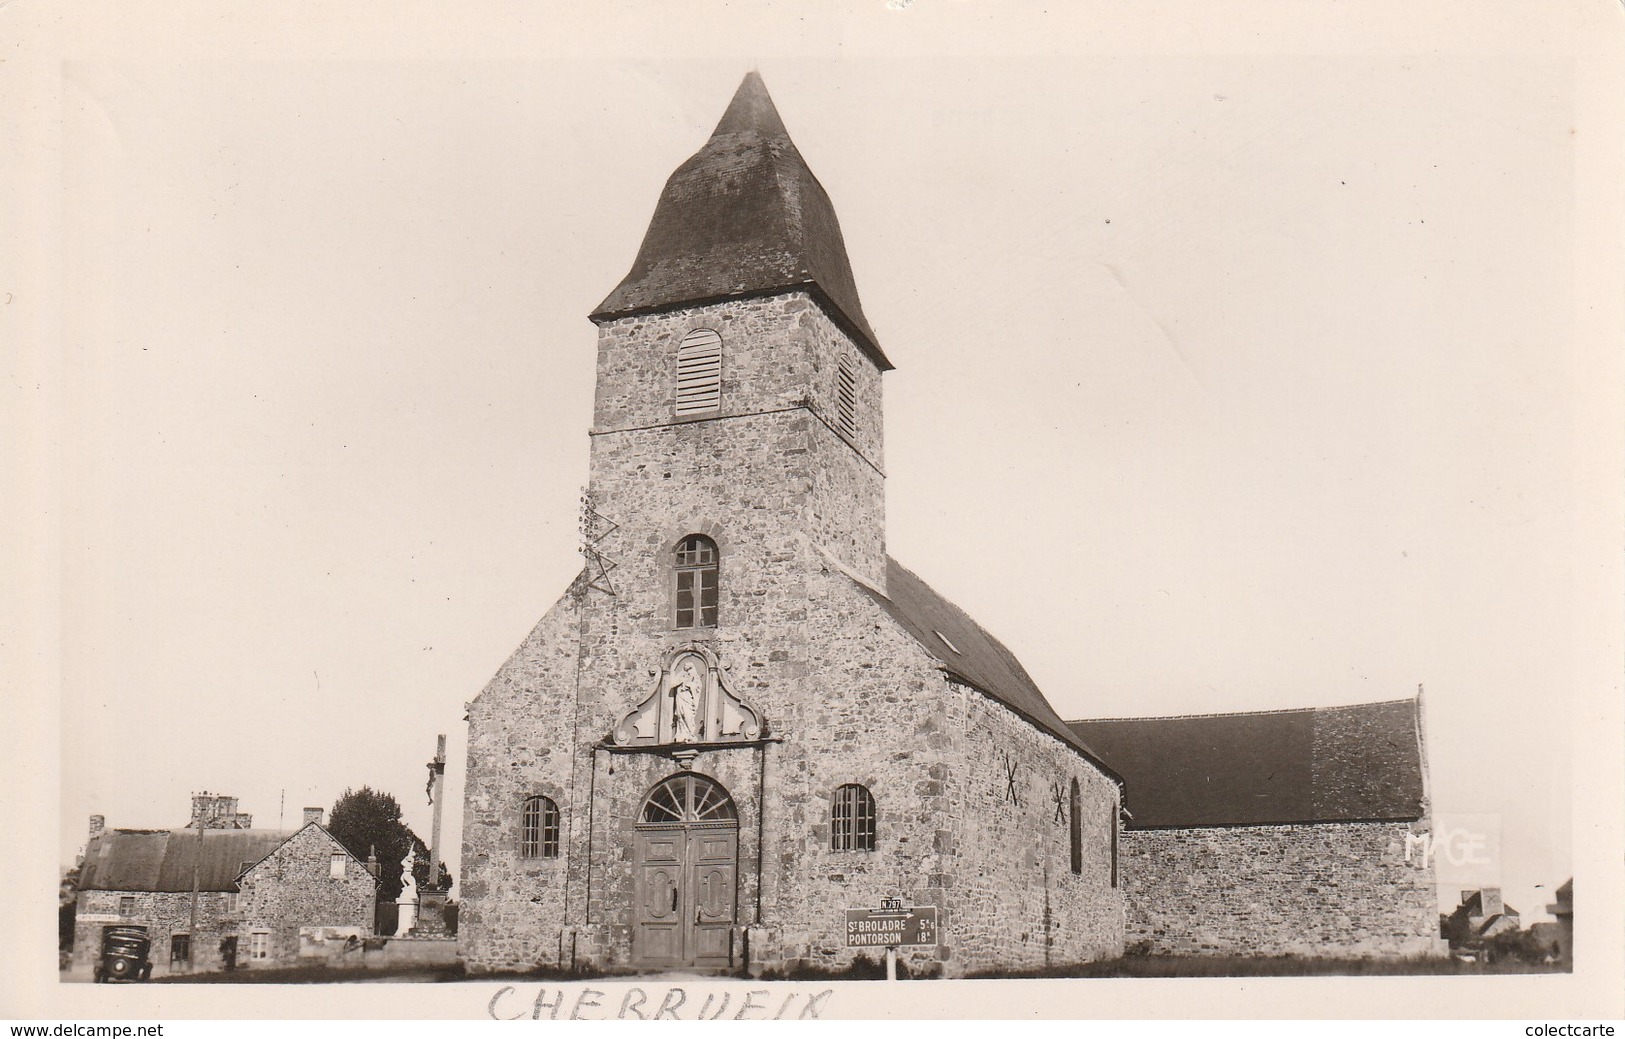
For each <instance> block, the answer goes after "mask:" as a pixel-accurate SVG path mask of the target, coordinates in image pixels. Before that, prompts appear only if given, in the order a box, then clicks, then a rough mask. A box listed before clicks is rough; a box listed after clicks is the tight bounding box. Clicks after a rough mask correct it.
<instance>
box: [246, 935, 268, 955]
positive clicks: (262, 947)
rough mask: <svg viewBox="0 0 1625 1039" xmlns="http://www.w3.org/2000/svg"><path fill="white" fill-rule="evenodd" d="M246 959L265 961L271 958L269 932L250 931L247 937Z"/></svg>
mask: <svg viewBox="0 0 1625 1039" xmlns="http://www.w3.org/2000/svg"><path fill="white" fill-rule="evenodd" d="M248 958H249V959H251V960H267V959H270V958H271V932H270V931H250V932H249V935H248Z"/></svg>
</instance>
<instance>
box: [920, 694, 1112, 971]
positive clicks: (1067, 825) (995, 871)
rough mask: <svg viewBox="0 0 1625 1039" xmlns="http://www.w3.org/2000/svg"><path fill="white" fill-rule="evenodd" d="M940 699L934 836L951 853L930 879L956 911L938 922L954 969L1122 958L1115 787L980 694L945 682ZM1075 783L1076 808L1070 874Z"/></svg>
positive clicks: (1085, 762)
mask: <svg viewBox="0 0 1625 1039" xmlns="http://www.w3.org/2000/svg"><path fill="white" fill-rule="evenodd" d="M947 695H948V711H947V717H946V732H947V734H948V736H949V741H950V742H949V748H950V754H949V755H948V756H947V757H948V761H949V764H948V766H947V773H946V777H945V783H944V786H945V788H946V791H947V796H946V800H947V805H946V807H947V811H946V812H945V820H946V824H947V828H948V834H947V835H946V836H945V838H944V839H945V840H946V841H948V842H949V843H950V847H951V850H952V854H951V855H950V856H948V857H946V858H945V861H944V864H943V873H942V875H941V877H940V878H936V881H935V882H936V883H939V884H941V885H942V886H943V887H945V888H947V889H949V891H950V892H951V895H952V897H951V900H950V901H951V904H952V905H954V906H955V915H954V918H953V919H952V920H950V921H948V924H947V927H946V929H947V931H948V932H949V933H950V934H951V935H952V938H953V942H954V944H955V949H954V950H953V955H952V956H951V961H952V962H953V964H954V966H955V970H954V973H973V972H976V971H982V970H989V969H992V968H995V967H1042V966H1051V965H1065V964H1072V963H1082V962H1084V961H1087V960H1095V959H1103V958H1109V957H1112V956H1117V955H1120V954H1121V953H1122V950H1123V935H1124V916H1125V898H1124V895H1125V892H1124V890H1123V888H1122V886H1121V883H1122V882H1121V869H1120V868H1119V870H1118V876H1117V877H1116V878H1114V876H1113V868H1112V867H1113V864H1112V852H1111V846H1112V828H1113V827H1114V826H1115V825H1116V820H1117V814H1118V804H1119V797H1118V788H1117V784H1116V782H1115V781H1113V780H1112V779H1110V778H1108V777H1107V776H1106V774H1105V773H1104V772H1102V771H1101V770H1100V769H1099V768H1097V767H1096V766H1095V765H1094V764H1093V763H1091V762H1090V761H1089V760H1088V759H1087V758H1085V757H1083V755H1081V754H1079V753H1078V752H1077V751H1075V750H1073V749H1072V748H1071V747H1069V746H1067V745H1066V744H1064V743H1062V742H1061V741H1060V740H1059V739H1058V738H1056V737H1055V736H1052V735H1050V734H1048V733H1046V732H1043V731H1041V730H1039V729H1038V728H1037V727H1035V726H1034V725H1032V724H1031V723H1029V722H1027V721H1026V720H1025V719H1023V718H1021V717H1020V716H1019V715H1017V714H1016V713H1015V712H1014V711H1012V710H1010V709H1009V708H1008V707H1005V706H1004V705H1003V704H1001V703H998V702H996V701H994V700H992V699H991V698H989V697H988V696H987V695H986V694H984V693H982V692H980V691H979V690H976V689H973V688H971V687H969V686H966V685H962V684H960V683H958V682H949V683H947ZM1012 769H1014V777H1013V781H1012V776H1011V770H1012ZM1074 779H1076V780H1077V781H1078V787H1079V794H1080V804H1081V808H1082V810H1081V812H1080V813H1079V817H1078V824H1079V830H1080V834H1079V836H1080V841H1081V850H1082V870H1081V872H1079V873H1076V874H1074V873H1073V872H1072V861H1071V858H1072V856H1071V826H1072V807H1071V783H1072V780H1074ZM1012 787H1013V788H1014V791H1013V797H1012ZM1057 796H1059V797H1060V799H1061V804H1060V807H1059V810H1058V809H1057V805H1056V797H1057ZM1114 881H1115V882H1114Z"/></svg>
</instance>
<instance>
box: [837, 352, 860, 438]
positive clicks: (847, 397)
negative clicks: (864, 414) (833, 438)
mask: <svg viewBox="0 0 1625 1039" xmlns="http://www.w3.org/2000/svg"><path fill="white" fill-rule="evenodd" d="M835 424H836V425H837V426H838V427H840V430H841V432H842V433H845V434H846V435H847V436H849V437H855V436H857V435H858V380H857V376H856V375H855V374H854V373H853V371H852V362H851V361H848V360H847V359H846V358H844V357H843V358H841V359H840V361H839V362H838V363H837V364H836V367H835Z"/></svg>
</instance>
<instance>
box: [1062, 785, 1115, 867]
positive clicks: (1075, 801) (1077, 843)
mask: <svg viewBox="0 0 1625 1039" xmlns="http://www.w3.org/2000/svg"><path fill="white" fill-rule="evenodd" d="M1067 800H1068V802H1069V804H1068V807H1069V808H1070V809H1071V811H1070V812H1069V813H1068V819H1067V821H1068V822H1070V823H1071V824H1072V829H1071V832H1070V834H1069V836H1070V837H1071V838H1072V840H1071V845H1072V872H1074V873H1082V872H1083V792H1082V791H1081V790H1079V789H1078V781H1077V780H1076V779H1074V780H1073V781H1072V789H1071V791H1070V793H1069V794H1068V797H1067ZM1113 886H1115V884H1114V885H1113Z"/></svg>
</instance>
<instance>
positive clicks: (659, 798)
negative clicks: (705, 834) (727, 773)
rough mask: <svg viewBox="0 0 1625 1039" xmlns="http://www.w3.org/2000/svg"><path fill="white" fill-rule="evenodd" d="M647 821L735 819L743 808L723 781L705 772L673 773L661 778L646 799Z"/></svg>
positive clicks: (732, 820) (678, 821) (708, 821)
mask: <svg viewBox="0 0 1625 1039" xmlns="http://www.w3.org/2000/svg"><path fill="white" fill-rule="evenodd" d="M640 818H641V819H642V821H643V822H646V823H723V822H734V821H736V820H738V818H739V812H738V810H737V809H735V808H734V802H733V798H731V797H729V796H728V791H726V790H724V789H723V788H722V787H721V785H720V784H718V783H716V782H714V781H712V780H710V779H707V778H706V777H704V776H696V775H681V776H672V777H671V778H669V779H666V780H663V781H661V782H660V783H659V784H657V785H656V786H655V788H654V789H653V790H651V791H650V792H649V797H648V800H646V801H644V802H643V814H642V816H641V817H640Z"/></svg>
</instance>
